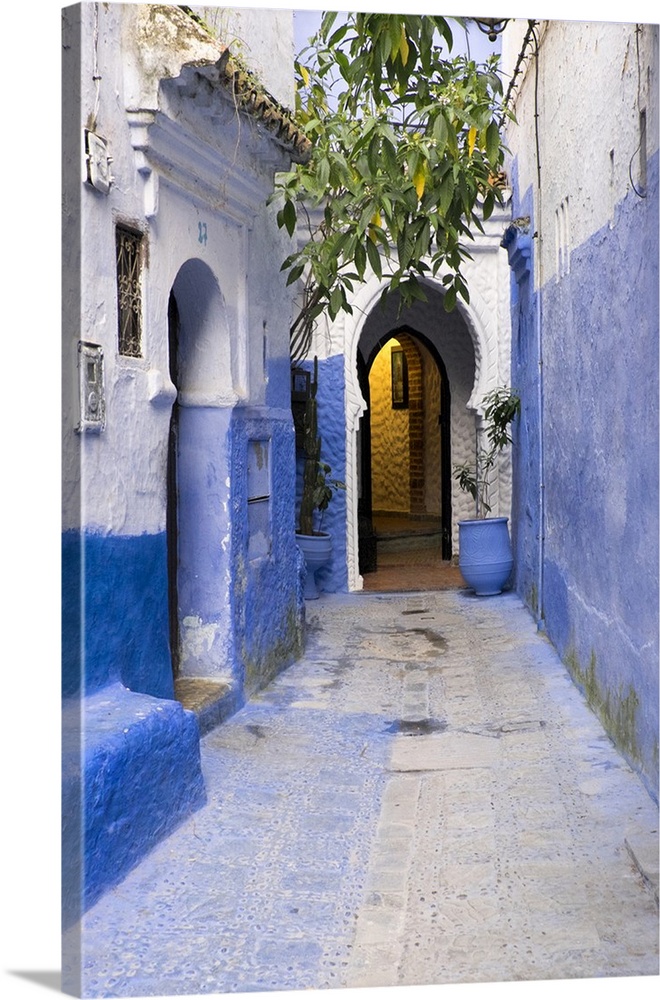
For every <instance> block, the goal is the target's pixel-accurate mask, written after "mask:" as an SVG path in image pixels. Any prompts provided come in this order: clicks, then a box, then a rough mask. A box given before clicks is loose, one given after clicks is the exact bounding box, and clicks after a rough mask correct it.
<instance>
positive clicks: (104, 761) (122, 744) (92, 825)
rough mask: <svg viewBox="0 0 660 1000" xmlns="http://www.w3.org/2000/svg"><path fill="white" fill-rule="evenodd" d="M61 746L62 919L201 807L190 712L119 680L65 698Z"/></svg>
mask: <svg viewBox="0 0 660 1000" xmlns="http://www.w3.org/2000/svg"><path fill="white" fill-rule="evenodd" d="M62 750H63V754H62V761H63V775H62V778H63V780H62V915H63V923H64V926H65V927H68V926H71V925H72V924H74V923H75V922H76V921H77V920H78V919H79V917H80V915H81V913H82V912H84V910H85V909H87V908H88V907H89V906H91V905H93V903H95V902H96V900H97V899H99V897H100V896H101V895H102V893H103V892H105V891H106V890H107V889H109V888H110V887H112V886H114V885H117V884H118V883H119V882H120V881H121V880H122V879H123V878H124V876H125V875H126V874H127V873H128V872H129V871H130V869H131V868H133V867H134V866H135V865H136V864H137V863H138V862H139V861H140V859H141V858H142V857H143V856H144V855H145V854H146V853H147V852H148V851H149V850H151V848H152V847H153V846H154V844H155V843H157V842H158V841H159V840H161V839H162V838H163V837H165V836H167V835H168V834H169V833H170V832H171V831H172V830H173V829H174V828H175V827H176V826H177V825H178V824H179V823H180V822H182V820H183V819H185V818H186V816H188V815H190V813H191V812H193V811H194V810H196V809H198V808H200V807H201V806H202V805H203V804H204V803H205V801H206V793H205V790H204V781H203V778H202V771H201V761H200V751H199V731H198V728H197V721H196V719H195V717H194V715H193V714H192V713H191V712H187V711H184V709H183V708H182V707H181V705H180V704H179V703H178V702H175V701H168V700H164V699H160V698H153V697H151V696H149V695H141V694H134V693H133V692H130V691H127V690H126V688H125V687H123V686H122V685H121V684H118V683H117V684H110V685H107V686H106V687H105V688H103V689H102V690H101V691H98V692H96V693H95V694H93V695H89V696H88V697H86V698H82V699H78V698H70V699H67V700H66V701H65V703H64V707H63V734H62Z"/></svg>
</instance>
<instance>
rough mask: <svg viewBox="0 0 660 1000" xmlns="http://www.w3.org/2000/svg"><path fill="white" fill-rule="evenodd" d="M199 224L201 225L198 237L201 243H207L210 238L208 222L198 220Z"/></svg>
mask: <svg viewBox="0 0 660 1000" xmlns="http://www.w3.org/2000/svg"><path fill="white" fill-rule="evenodd" d="M197 225H198V227H199V236H198V237H197V239H198V240H199V242H200V243H202V244H205V243H206V241H207V239H208V235H207V232H206V223H205V222H198V223H197Z"/></svg>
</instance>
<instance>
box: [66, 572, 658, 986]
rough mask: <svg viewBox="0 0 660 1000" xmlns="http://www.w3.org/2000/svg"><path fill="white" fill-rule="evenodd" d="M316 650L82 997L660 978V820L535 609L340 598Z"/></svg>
mask: <svg viewBox="0 0 660 1000" xmlns="http://www.w3.org/2000/svg"><path fill="white" fill-rule="evenodd" d="M307 629H308V639H307V649H306V654H305V656H304V658H303V659H301V660H300V661H299V662H297V663H296V664H294V665H293V666H292V667H290V668H289V669H288V670H286V671H284V672H283V673H282V674H281V675H280V676H279V677H278V678H277V679H276V680H275V681H274V682H273V683H272V684H270V686H269V687H267V688H266V689H265V690H263V691H262V692H261V693H260V694H259V695H258V696H256V697H255V698H254V699H253V700H252V701H251V702H250V703H249V704H248V705H246V707H245V708H244V709H242V710H241V711H240V712H238V713H237V714H236V715H235V716H233V717H232V718H231V719H229V720H228V721H227V722H226V723H224V724H223V725H221V726H219V727H218V728H216V729H214V730H212V731H211V732H210V733H208V734H207V735H206V736H205V737H204V738H203V740H202V765H203V772H204V777H205V781H206V786H207V793H208V802H207V805H206V806H205V807H204V808H202V809H201V810H200V811H198V812H197V813H196V814H195V815H193V816H192V817H191V818H190V819H189V820H187V821H186V822H185V823H184V824H183V825H182V826H181V827H180V828H179V829H178V830H177V831H176V832H175V833H174V834H173V835H172V836H170V837H169V838H168V839H167V840H165V841H164V842H162V843H161V844H159V845H158V846H157V847H156V848H155V849H154V850H153V851H152V852H151V854H150V855H149V856H148V857H147V858H146V859H145V860H144V861H143V862H142V863H141V864H140V865H139V866H138V867H137V868H136V869H135V870H134V871H133V872H132V873H130V874H129V876H128V877H127V878H126V879H125V880H124V881H123V882H122V883H121V884H120V885H119V886H118V888H116V889H115V890H112V891H110V892H108V893H107V894H106V895H105V897H103V898H102V899H101V900H100V902H99V903H97V905H96V906H95V907H93V908H92V909H91V910H90V911H89V912H88V913H87V914H86V916H85V918H84V922H83V923H84V926H83V934H82V939H83V941H84V954H83V955H82V961H81V965H82V969H83V983H82V989H83V995H86V996H91V997H101V996H103V997H120V996H148V995H154V994H156V995H158V994H164V995H176V994H193V993H213V992H251V991H263V990H295V989H305V988H312V989H320V988H325V987H335V988H338V987H356V986H394V985H417V984H442V983H469V982H501V981H512V980H542V979H571V978H591V977H615V976H619V977H620V976H647V975H648V976H653V975H657V974H658V910H657V892H658V884H657V876H658V868H657V865H658V858H657V843H658V841H657V810H656V808H655V806H654V804H653V802H652V800H651V799H650V797H649V796H648V794H647V792H646V790H645V789H644V787H643V786H642V784H641V782H640V781H639V780H638V778H637V777H636V775H635V774H634V773H633V772H632V770H631V769H630V768H629V767H628V765H627V764H626V763H625V762H624V760H623V759H622V758H621V757H620V756H619V754H618V753H617V752H616V750H615V749H614V747H613V744H612V743H611V741H610V740H609V739H608V737H607V736H606V735H605V733H604V731H603V729H602V728H601V726H600V724H599V722H598V721H597V720H596V718H595V717H594V716H593V715H592V713H591V712H590V711H589V710H588V709H587V707H586V706H585V703H584V700H583V698H582V696H581V694H580V692H579V691H578V689H577V688H576V687H575V686H574V685H573V683H572V682H571V680H570V678H569V676H568V674H567V672H566V670H565V668H564V667H563V665H562V664H561V662H560V661H559V659H558V657H557V655H556V653H555V651H554V650H553V648H552V646H551V645H550V644H549V642H547V640H546V639H545V638H544V637H543V635H541V634H539V633H538V632H537V629H536V626H535V623H534V622H533V620H532V619H531V617H530V616H529V614H528V612H527V611H526V610H525V608H524V607H523V605H522V603H521V602H520V600H519V598H518V597H517V596H516V595H514V594H512V593H506V594H503V595H502V596H500V597H495V598H489V599H486V600H484V599H478V598H475V597H473V596H471V595H470V594H469V593H468V592H466V591H461V590H445V591H439V592H430V593H423V594H422V593H411V594H366V593H362V594H353V595H345V594H344V595H331V596H328V595H324V596H322V597H321V599H320V600H318V601H315V602H309V603H308V605H307ZM79 932H80V929H79V928H78V933H79ZM70 933H71V934H75V933H76V932H75V931H73V932H70ZM72 943H73V942H72V941H69V942H68V944H67V947H66V948H65V954H67V953H69V954H71V953H72V951H73V948H72ZM69 949H71V950H69ZM65 978H66V973H65Z"/></svg>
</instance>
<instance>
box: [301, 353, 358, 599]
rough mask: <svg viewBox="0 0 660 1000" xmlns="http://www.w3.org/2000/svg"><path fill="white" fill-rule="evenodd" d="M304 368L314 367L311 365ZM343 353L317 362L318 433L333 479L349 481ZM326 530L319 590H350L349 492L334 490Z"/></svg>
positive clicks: (317, 580) (323, 524) (317, 575)
mask: <svg viewBox="0 0 660 1000" xmlns="http://www.w3.org/2000/svg"><path fill="white" fill-rule="evenodd" d="M304 367H306V368H307V369H308V370H310V371H311V370H312V367H313V366H312V365H311V364H308V363H305V365H304ZM344 382H345V379H344V355H343V354H335V355H333V356H332V357H330V358H326V359H325V360H319V363H318V391H317V397H316V398H317V401H318V432H319V435H320V437H321V459H322V461H324V462H327V464H328V465H329V466H330V467H331V469H332V472H331V473H330V478H332V479H339V480H340V481H341V482H346V410H345V402H344V395H345V393H344V390H345V385H344ZM297 469H298V479H297V494H298V497H299V496H300V492H301V488H302V470H303V456H302V455H301V453H298V456H297ZM322 528H323V531H328V532H329V533H330V534H331V535H332V562H331V563H330V564H329V565H328V566H327V567H325V566H324V567H322V568H321V569H320V570H318V571H317V574H316V582H317V585H318V589H319V590H320V591H322V592H325V593H337V592H345V591H347V590H348V566H347V555H346V491H345V490H339V491H337V492H336V493H335V495H334V496H333V498H332V500H331V501H330V504H329V506H328V508H327V510H326V511H325V512H324V514H323V520H322Z"/></svg>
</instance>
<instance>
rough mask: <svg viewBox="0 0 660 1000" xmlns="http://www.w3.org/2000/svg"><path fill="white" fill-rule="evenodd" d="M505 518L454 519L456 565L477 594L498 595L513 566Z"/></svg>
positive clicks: (506, 519) (506, 518)
mask: <svg viewBox="0 0 660 1000" xmlns="http://www.w3.org/2000/svg"><path fill="white" fill-rule="evenodd" d="M508 520H509V519H508V517H489V518H484V519H475V520H473V521H459V522H458V545H459V555H458V566H459V569H460V571H461V575H462V576H463V579H464V580H465V582H466V583H467V585H468V587H471V588H472V589H473V590H474V592H475V594H477V595H478V596H479V597H487V596H491V595H492V594H500V593H501V592H502V589H503V588H504V585H505V584H506V582H507V580H508V579H509V576H510V575H511V570H512V569H513V554H512V551H511V539H510V538H509V528H508Z"/></svg>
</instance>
